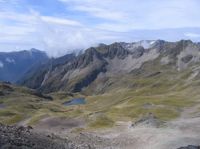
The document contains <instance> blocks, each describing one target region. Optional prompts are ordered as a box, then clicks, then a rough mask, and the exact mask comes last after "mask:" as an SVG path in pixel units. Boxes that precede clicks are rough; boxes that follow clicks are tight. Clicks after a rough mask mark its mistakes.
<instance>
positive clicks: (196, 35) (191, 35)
mask: <svg viewBox="0 0 200 149" xmlns="http://www.w3.org/2000/svg"><path fill="white" fill-rule="evenodd" d="M185 36H186V37H189V38H199V37H200V34H197V33H185Z"/></svg>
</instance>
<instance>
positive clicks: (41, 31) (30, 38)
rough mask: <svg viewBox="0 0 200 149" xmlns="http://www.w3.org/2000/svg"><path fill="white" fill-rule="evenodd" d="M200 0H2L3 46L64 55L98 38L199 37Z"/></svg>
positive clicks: (0, 37)
mask: <svg viewBox="0 0 200 149" xmlns="http://www.w3.org/2000/svg"><path fill="white" fill-rule="evenodd" d="M199 9H200V2H199V1H198V0H169V1H159V0H149V1H139V0H124V1H114V0H101V1H98V0H48V1H40V0H0V20H1V21H0V28H1V30H0V45H1V46H0V51H13V50H23V49H30V48H32V47H35V48H38V49H41V50H45V51H47V53H48V54H49V56H60V55H63V54H65V53H69V52H72V51H74V50H80V49H85V48H87V47H89V46H94V45H96V44H98V43H102V42H103V43H111V42H115V41H126V42H130V41H136V40H143V39H160V38H161V39H165V40H170V41H175V40H180V39H182V38H184V39H191V40H193V41H200V15H199Z"/></svg>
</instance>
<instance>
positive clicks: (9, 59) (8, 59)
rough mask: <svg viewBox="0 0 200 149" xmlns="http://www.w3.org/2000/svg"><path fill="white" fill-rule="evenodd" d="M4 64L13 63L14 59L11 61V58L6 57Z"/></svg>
mask: <svg viewBox="0 0 200 149" xmlns="http://www.w3.org/2000/svg"><path fill="white" fill-rule="evenodd" d="M6 62H8V63H13V64H14V63H15V60H14V59H12V58H9V57H7V58H6Z"/></svg>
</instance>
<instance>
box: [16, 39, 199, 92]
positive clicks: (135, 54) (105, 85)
mask: <svg viewBox="0 0 200 149" xmlns="http://www.w3.org/2000/svg"><path fill="white" fill-rule="evenodd" d="M199 53H200V45H199V44H197V43H193V42H192V41H189V40H181V41H178V42H167V41H162V40H157V41H140V42H136V43H113V44H111V45H104V44H101V45H99V46H98V47H92V48H89V49H87V50H86V51H85V53H83V54H81V55H78V56H76V57H73V58H71V59H69V60H67V61H65V62H64V63H62V64H60V65H57V66H55V67H54V68H53V69H52V68H48V69H46V68H44V69H42V68H41V69H40V70H36V71H35V72H34V73H33V75H30V76H29V77H26V78H25V79H23V80H21V81H20V84H21V85H25V86H28V87H30V88H35V89H39V90H41V91H43V92H53V91H70V92H80V91H85V92H86V93H104V92H107V91H109V90H112V89H114V88H124V87H125V88H127V87H129V88H131V87H132V88H133V87H135V86H137V84H134V83H133V82H129V81H128V80H124V81H125V82H123V81H122V79H120V78H122V77H126V78H130V79H131V78H136V77H138V78H140V77H149V78H150V77H154V76H161V77H165V74H167V73H169V72H170V71H171V72H172V71H173V72H174V73H179V72H182V71H185V70H188V71H190V75H191V78H192V79H193V78H196V77H198V75H199V67H198V64H199V62H200V54H199ZM171 72H170V73H169V76H170V75H171ZM38 78H39V79H40V80H39V81H33V80H38Z"/></svg>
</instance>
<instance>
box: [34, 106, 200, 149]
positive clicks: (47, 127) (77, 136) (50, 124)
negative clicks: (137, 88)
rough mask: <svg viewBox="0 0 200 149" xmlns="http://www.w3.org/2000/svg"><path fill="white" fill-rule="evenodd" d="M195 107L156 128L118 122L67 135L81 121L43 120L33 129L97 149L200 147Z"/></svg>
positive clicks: (199, 127)
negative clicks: (109, 126) (105, 127)
mask: <svg viewBox="0 0 200 149" xmlns="http://www.w3.org/2000/svg"><path fill="white" fill-rule="evenodd" d="M198 109H199V106H196V107H192V108H188V109H186V110H184V111H183V112H182V115H181V117H179V118H178V119H176V120H173V121H170V122H167V123H165V124H164V126H161V127H159V128H156V127H154V126H152V125H145V124H143V123H141V124H138V125H137V126H135V127H132V123H131V122H123V121H118V122H117V123H116V125H115V127H114V128H110V129H106V130H104V131H103V130H101V131H100V130H93V131H87V132H81V133H75V132H70V130H71V129H72V128H74V127H76V126H77V125H79V126H81V125H83V124H84V123H83V121H82V120H80V119H79V120H78V119H75V120H72V119H71V120H69V119H68V120H61V119H60V120H58V119H56V118H46V119H43V120H42V121H41V122H40V123H39V124H38V125H36V127H35V129H36V130H37V131H40V132H41V131H46V132H47V133H55V134H57V135H59V136H61V137H64V138H68V139H69V140H71V141H72V142H74V144H78V145H79V146H80V148H81V147H83V146H85V148H90V147H91V148H98V149H105V148H107V149H133V148H134V149H177V148H179V147H182V146H187V145H200V115H198V112H196V111H198Z"/></svg>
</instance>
